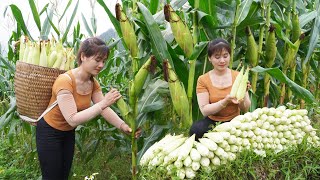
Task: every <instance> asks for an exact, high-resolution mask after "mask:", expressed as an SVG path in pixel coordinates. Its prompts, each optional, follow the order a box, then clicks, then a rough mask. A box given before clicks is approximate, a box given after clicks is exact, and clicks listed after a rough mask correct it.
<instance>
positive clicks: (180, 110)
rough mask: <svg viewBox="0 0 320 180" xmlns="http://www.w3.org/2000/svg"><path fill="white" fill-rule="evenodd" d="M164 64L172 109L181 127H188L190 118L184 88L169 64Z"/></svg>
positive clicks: (190, 121) (190, 122)
mask: <svg viewBox="0 0 320 180" xmlns="http://www.w3.org/2000/svg"><path fill="white" fill-rule="evenodd" d="M164 63H167V66H166V67H165V68H167V70H165V72H167V73H168V75H167V77H168V79H167V81H168V83H169V90H170V95H171V99H172V103H173V106H174V109H175V111H176V113H177V114H178V115H179V116H180V118H181V122H182V124H181V125H182V127H184V128H187V127H190V126H191V124H192V117H190V112H189V102H188V97H187V94H186V91H185V89H184V86H183V85H182V83H181V82H180V80H179V79H178V77H177V75H176V73H175V72H174V70H173V69H172V67H171V66H170V64H169V63H168V62H164ZM165 76H166V75H165Z"/></svg>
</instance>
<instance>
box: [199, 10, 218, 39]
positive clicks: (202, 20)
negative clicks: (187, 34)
mask: <svg viewBox="0 0 320 180" xmlns="http://www.w3.org/2000/svg"><path fill="white" fill-rule="evenodd" d="M196 12H197V13H198V21H199V24H201V25H202V26H203V28H204V30H205V31H204V32H205V33H206V36H207V37H208V39H214V38H215V37H217V36H216V35H215V32H214V31H213V30H214V29H216V28H217V24H218V22H217V18H214V17H212V16H210V15H209V14H207V13H205V12H202V11H196Z"/></svg>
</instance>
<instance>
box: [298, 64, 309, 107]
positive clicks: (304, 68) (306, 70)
mask: <svg viewBox="0 0 320 180" xmlns="http://www.w3.org/2000/svg"><path fill="white" fill-rule="evenodd" d="M301 69H302V87H303V88H305V89H307V83H308V77H309V73H310V64H309V61H308V62H307V63H303V61H301ZM304 108H305V100H304V99H301V100H300V109H304Z"/></svg>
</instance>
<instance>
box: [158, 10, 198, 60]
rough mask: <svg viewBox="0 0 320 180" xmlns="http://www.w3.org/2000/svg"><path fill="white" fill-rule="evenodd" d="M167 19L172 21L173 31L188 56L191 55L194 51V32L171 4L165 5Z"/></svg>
mask: <svg viewBox="0 0 320 180" xmlns="http://www.w3.org/2000/svg"><path fill="white" fill-rule="evenodd" d="M164 15H165V19H166V20H167V21H168V22H169V23H170V26H171V30H172V33H173V35H174V38H175V40H176V41H177V43H178V44H179V46H180V47H181V48H182V49H183V51H184V53H185V54H186V56H187V57H190V56H191V55H192V52H193V46H194V45H193V38H192V34H191V32H190V30H189V28H188V26H187V25H186V23H184V22H183V21H182V20H181V18H180V17H179V16H178V15H177V13H176V12H175V11H174V10H173V9H172V7H171V6H170V5H169V4H166V5H165V6H164Z"/></svg>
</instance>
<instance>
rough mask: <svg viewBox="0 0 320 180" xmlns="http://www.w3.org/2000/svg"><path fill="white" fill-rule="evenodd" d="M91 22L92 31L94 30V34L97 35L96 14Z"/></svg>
mask: <svg viewBox="0 0 320 180" xmlns="http://www.w3.org/2000/svg"><path fill="white" fill-rule="evenodd" d="M90 20H91V26H92V30H93V32H94V34H96V32H97V19H96V18H95V17H94V14H93V15H92V17H91V18H90Z"/></svg>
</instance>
